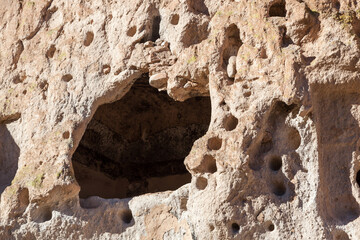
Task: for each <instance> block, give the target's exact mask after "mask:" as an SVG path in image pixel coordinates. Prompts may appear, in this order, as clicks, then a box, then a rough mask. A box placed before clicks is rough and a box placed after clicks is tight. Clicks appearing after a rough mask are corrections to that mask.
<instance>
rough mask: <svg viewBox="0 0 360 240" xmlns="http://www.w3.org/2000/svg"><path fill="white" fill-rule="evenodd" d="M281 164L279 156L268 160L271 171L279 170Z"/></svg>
mask: <svg viewBox="0 0 360 240" xmlns="http://www.w3.org/2000/svg"><path fill="white" fill-rule="evenodd" d="M281 166H282V161H281V157H279V156H276V157H272V158H271V160H270V169H271V170H273V171H279V170H280V168H281Z"/></svg>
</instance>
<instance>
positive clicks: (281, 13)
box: [269, 0, 286, 17]
mask: <svg viewBox="0 0 360 240" xmlns="http://www.w3.org/2000/svg"><path fill="white" fill-rule="evenodd" d="M269 16H270V17H285V16H286V8H285V1H284V0H282V1H278V2H276V3H274V4H273V5H271V6H270V9H269Z"/></svg>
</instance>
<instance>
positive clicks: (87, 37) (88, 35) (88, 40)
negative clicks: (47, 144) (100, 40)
mask: <svg viewBox="0 0 360 240" xmlns="http://www.w3.org/2000/svg"><path fill="white" fill-rule="evenodd" d="M93 40H94V33H93V32H87V33H86V35H85V39H84V45H85V47H88V46H90V44H91V43H92V42H93Z"/></svg>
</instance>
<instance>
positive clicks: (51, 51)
mask: <svg viewBox="0 0 360 240" xmlns="http://www.w3.org/2000/svg"><path fill="white" fill-rule="evenodd" d="M55 51H56V48H55V45H54V44H53V45H51V46H50V48H49V49H48V50H47V51H46V57H47V58H52V57H54V54H55Z"/></svg>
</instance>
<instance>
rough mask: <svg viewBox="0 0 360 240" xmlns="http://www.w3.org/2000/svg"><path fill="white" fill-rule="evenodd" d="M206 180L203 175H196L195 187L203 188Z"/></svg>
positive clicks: (205, 185) (206, 182)
mask: <svg viewBox="0 0 360 240" xmlns="http://www.w3.org/2000/svg"><path fill="white" fill-rule="evenodd" d="M207 184H208V181H207V179H206V178H204V177H198V178H196V183H195V185H196V188H197V189H199V190H204V189H205V188H206V187H207Z"/></svg>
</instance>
